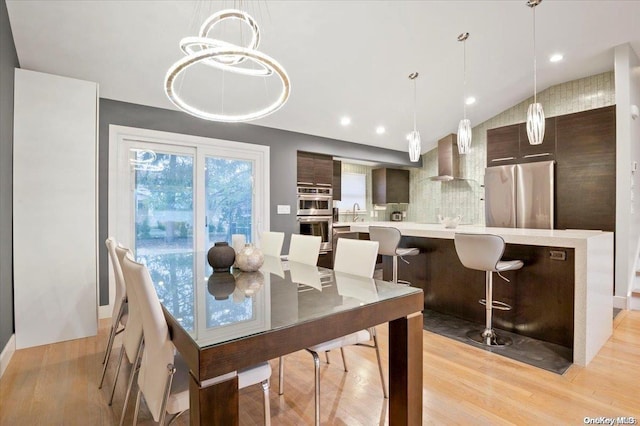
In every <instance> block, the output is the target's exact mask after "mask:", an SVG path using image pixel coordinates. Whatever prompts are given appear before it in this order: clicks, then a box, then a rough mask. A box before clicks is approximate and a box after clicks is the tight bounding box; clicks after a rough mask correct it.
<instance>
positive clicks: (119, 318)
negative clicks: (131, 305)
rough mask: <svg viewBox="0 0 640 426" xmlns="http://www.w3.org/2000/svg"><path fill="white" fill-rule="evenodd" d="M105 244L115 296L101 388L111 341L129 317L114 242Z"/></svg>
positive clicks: (107, 240)
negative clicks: (114, 286)
mask: <svg viewBox="0 0 640 426" xmlns="http://www.w3.org/2000/svg"><path fill="white" fill-rule="evenodd" d="M104 243H105V245H106V246H107V252H108V253H109V260H110V261H111V267H112V269H113V275H114V278H115V282H116V297H115V299H114V301H113V311H112V313H111V328H110V329H109V339H108V340H107V347H106V350H105V352H104V358H103V359H102V364H103V365H104V366H103V367H102V377H101V378H100V384H99V385H98V389H102V384H103V382H104V376H105V374H106V372H107V367H108V365H109V357H110V355H111V350H112V349H113V342H114V340H115V338H116V335H118V334H120V333H122V332H123V331H124V329H125V327H126V326H127V320H128V319H129V313H128V306H127V290H126V288H125V284H124V278H123V277H122V269H121V268H120V264H119V263H118V258H117V257H116V246H117V244H116V242H115V240H114V239H113V238H111V237H109V238H107V239H106V240H105V242H104Z"/></svg>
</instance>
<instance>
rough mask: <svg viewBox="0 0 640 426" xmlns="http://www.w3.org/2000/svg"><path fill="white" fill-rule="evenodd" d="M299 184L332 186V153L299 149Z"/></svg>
mask: <svg viewBox="0 0 640 426" xmlns="http://www.w3.org/2000/svg"><path fill="white" fill-rule="evenodd" d="M297 163H298V173H297V174H298V185H310V186H332V182H333V158H332V157H331V156H330V155H324V154H315V153H312V152H302V151H298V161H297Z"/></svg>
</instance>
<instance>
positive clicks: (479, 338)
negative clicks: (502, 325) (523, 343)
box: [467, 271, 513, 347]
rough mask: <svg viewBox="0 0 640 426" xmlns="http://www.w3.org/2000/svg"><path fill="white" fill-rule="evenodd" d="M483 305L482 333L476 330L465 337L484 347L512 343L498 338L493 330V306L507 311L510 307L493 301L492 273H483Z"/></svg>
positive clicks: (500, 337)
mask: <svg viewBox="0 0 640 426" xmlns="http://www.w3.org/2000/svg"><path fill="white" fill-rule="evenodd" d="M480 303H481V304H483V305H485V328H484V330H483V331H482V333H478V331H476V330H471V331H469V332H467V337H468V338H470V339H471V340H473V341H474V342H476V343H480V344H483V345H486V346H496V347H500V346H509V345H510V344H511V343H513V341H512V340H511V339H510V338H509V337H504V336H499V335H498V334H496V332H495V330H494V329H493V308H494V305H495V304H498V306H496V308H497V309H502V310H509V309H511V307H510V306H509V305H507V304H506V303H502V302H494V301H493V272H491V271H486V272H485V299H484V300H480Z"/></svg>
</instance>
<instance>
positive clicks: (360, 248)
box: [333, 238, 378, 278]
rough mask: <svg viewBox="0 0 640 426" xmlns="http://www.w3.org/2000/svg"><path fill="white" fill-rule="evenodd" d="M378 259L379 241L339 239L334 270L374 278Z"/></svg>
mask: <svg viewBox="0 0 640 426" xmlns="http://www.w3.org/2000/svg"><path fill="white" fill-rule="evenodd" d="M377 257H378V242H377V241H368V240H354V239H351V238H339V239H338V243H337V244H336V256H335V260H334V263H333V270H334V271H339V272H345V273H347V274H353V275H360V276H363V277H368V278H372V277H373V272H374V271H375V268H376V259H377Z"/></svg>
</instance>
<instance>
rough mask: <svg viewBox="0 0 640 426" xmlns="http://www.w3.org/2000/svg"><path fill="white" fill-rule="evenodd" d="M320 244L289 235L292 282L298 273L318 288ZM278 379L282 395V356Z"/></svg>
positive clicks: (316, 239) (311, 238) (314, 239)
mask: <svg viewBox="0 0 640 426" xmlns="http://www.w3.org/2000/svg"><path fill="white" fill-rule="evenodd" d="M321 244H322V238H321V237H319V236H315V235H300V234H291V243H290V244H289V255H288V256H287V260H289V261H290V262H292V263H291V264H290V270H289V273H290V274H291V279H292V280H295V276H294V275H295V274H296V272H300V273H299V275H300V276H302V277H306V276H307V275H310V278H311V279H312V280H313V281H317V287H320V285H321V284H320V277H319V276H318V275H317V270H315V265H316V264H317V263H318V256H319V255H320V245H321ZM305 266H308V267H314V268H313V270H312V271H305V269H306V268H305ZM308 272H316V275H313V274H308ZM294 282H296V281H294ZM307 284H308V285H311V286H312V287H316V286H315V285H313V284H310V283H307ZM278 377H279V379H278V393H279V394H280V395H282V394H283V393H284V356H281V357H280V358H279V362H278Z"/></svg>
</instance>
